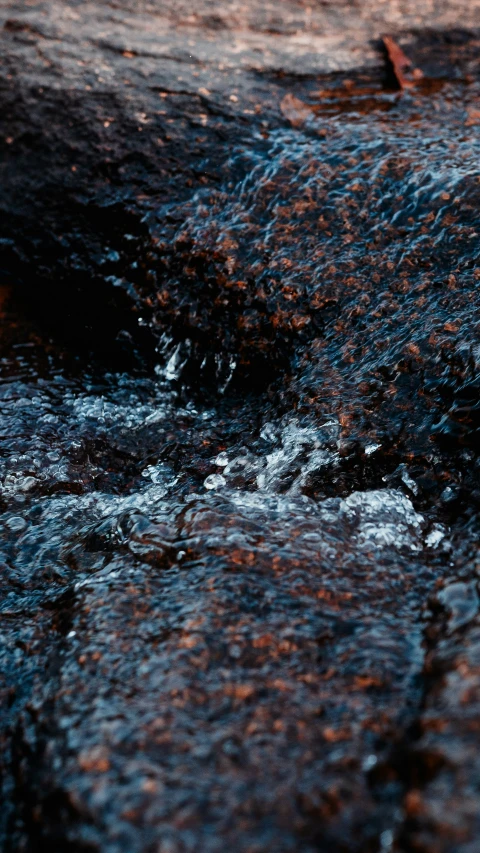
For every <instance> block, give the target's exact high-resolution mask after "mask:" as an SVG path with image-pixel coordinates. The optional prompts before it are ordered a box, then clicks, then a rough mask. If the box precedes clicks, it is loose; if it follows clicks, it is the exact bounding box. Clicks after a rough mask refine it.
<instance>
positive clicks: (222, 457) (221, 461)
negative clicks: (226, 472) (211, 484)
mask: <svg viewBox="0 0 480 853" xmlns="http://www.w3.org/2000/svg"><path fill="white" fill-rule="evenodd" d="M215 465H218V467H219V468H225V467H226V466H227V465H228V455H227V454H226V453H225V451H223V452H222V453H219V454H218V456H217V457H216V459H215Z"/></svg>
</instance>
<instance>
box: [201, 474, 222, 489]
mask: <svg viewBox="0 0 480 853" xmlns="http://www.w3.org/2000/svg"><path fill="white" fill-rule="evenodd" d="M203 485H204V486H205V488H206V489H220V488H221V487H222V486H226V485H227V481H226V479H225V477H222V475H221V474H209V476H208V477H207V478H206V479H205V481H204V483H203Z"/></svg>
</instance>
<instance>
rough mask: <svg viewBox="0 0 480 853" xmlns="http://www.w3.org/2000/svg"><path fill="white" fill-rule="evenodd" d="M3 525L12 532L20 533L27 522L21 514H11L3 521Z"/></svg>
mask: <svg viewBox="0 0 480 853" xmlns="http://www.w3.org/2000/svg"><path fill="white" fill-rule="evenodd" d="M5 526H6V527H8V529H9V530H12V531H13V532H14V533H20V531H22V530H25V528H26V526H27V522H26V521H25V519H24V518H22V516H21V515H13V516H12V517H11V518H9V519H8V520H7V521H6V522H5Z"/></svg>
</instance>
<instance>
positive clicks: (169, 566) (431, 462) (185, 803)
mask: <svg viewBox="0 0 480 853" xmlns="http://www.w3.org/2000/svg"><path fill="white" fill-rule="evenodd" d="M477 95H478V88H477V87H476V86H475V85H473V84H471V85H463V84H462V85H460V84H455V86H453V85H452V86H449V85H445V86H444V87H443V88H440V87H437V88H436V89H435V90H434V91H431V92H430V91H429V92H427V91H423V90H419V91H418V92H416V93H415V94H413V95H412V94H408V93H407V94H404V95H402V96H400V95H398V94H396V95H394V94H382V93H377V94H375V96H372V95H369V96H368V98H367V96H365V98H362V97H360V96H359V97H358V98H357V99H355V98H353V96H352V97H350V98H346V96H345V95H343V96H342V97H338V99H337V101H336V100H335V98H332V100H331V102H330V103H329V108H328V109H323V110H321V109H320V108H319V107H318V106H317V105H316V102H315V98H314V97H312V108H311V114H310V115H309V116H308V118H307V119H306V122H305V123H304V125H303V126H302V127H298V128H293V127H292V128H291V129H285V128H283V129H279V130H276V131H273V132H271V133H270V134H267V133H264V134H263V135H262V136H260V135H259V136H258V137H256V138H254V139H252V140H251V141H250V143H249V144H248V145H247V144H246V143H242V144H239V147H238V150H236V151H234V152H232V155H231V158H230V160H229V161H228V163H227V165H226V166H225V180H224V184H223V186H220V187H219V188H218V189H217V190H216V191H212V190H211V189H210V190H208V191H207V190H205V191H201V192H199V193H196V194H195V195H194V197H193V198H192V199H191V200H189V201H188V202H185V203H184V204H182V205H178V206H177V207H175V208H173V207H172V205H165V204H163V205H158V206H156V205H155V204H153V205H152V208H151V210H150V211H149V213H148V216H147V217H146V220H145V221H146V224H147V227H148V238H145V237H144V236H142V237H141V238H140V237H138V238H137V237H134V236H132V235H131V234H124V235H121V236H120V237H117V240H116V243H115V245H109V246H105V259H106V260H105V264H106V269H107V273H106V280H107V281H109V282H110V284H111V285H112V287H114V288H115V287H117V288H120V289H121V290H122V291H124V292H126V293H130V295H131V297H132V300H133V301H134V302H135V304H136V305H137V307H138V308H139V310H140V311H141V316H140V318H139V320H138V323H139V327H140V328H142V327H144V326H147V327H148V328H149V330H151V331H152V334H153V335H154V338H155V341H156V346H157V358H156V361H157V364H156V366H155V369H154V370H152V371H148V370H144V371H142V370H139V369H136V370H132V371H131V372H125V371H123V370H118V371H116V370H115V369H114V367H113V368H112V366H111V365H109V366H108V370H106V369H105V368H104V367H102V365H101V363H100V362H99V361H98V359H97V360H96V359H95V357H94V356H92V357H89V358H86V357H85V356H84V355H82V356H81V357H78V358H77V357H76V356H75V353H74V352H73V353H72V352H71V349H70V352H68V348H67V347H65V346H64V345H63V344H62V345H59V344H58V343H52V342H51V341H48V340H46V338H45V336H44V334H43V332H39V331H38V328H35V329H34V328H33V327H32V326H31V325H30V324H29V322H27V321H26V320H24V319H22V317H21V312H19V309H18V304H17V306H16V307H15V306H14V307H13V308H12V307H11V304H10V303H8V302H7V308H6V309H5V311H7V312H10V313H6V314H5V318H6V320H5V322H7V321H8V324H9V328H10V332H9V333H8V336H7V337H8V340H7V338H6V339H5V341H2V350H1V355H2V360H1V363H0V398H1V405H0V526H1V531H2V535H1V540H0V566H1V568H2V573H1V574H2V597H1V601H0V613H1V620H2V623H1V624H2V628H1V630H2V636H3V643H2V649H1V652H0V656H1V659H2V664H3V670H4V672H5V674H6V679H7V680H6V684H7V687H6V698H7V704H8V707H9V712H8V713H9V715H10V716H9V718H8V725H7V727H6V728H4V733H3V735H2V737H3V744H4V752H5V755H6V756H7V757H6V759H5V761H4V765H5V768H6V769H5V768H4V791H5V798H6V801H8V802H9V803H10V807H9V809H7V810H6V814H5V819H6V821H7V830H8V835H9V838H10V839H13V841H11V842H10V844H11V847H10V848H8V849H12V850H13V849H18V850H34V849H35V850H36V849H49V850H58V851H62V850H65V849H66V845H70V846H69V848H68V849H75V850H82V851H83V850H97V849H101V850H102V853H120V851H126V850H129V851H135V850H139V851H140V850H142V851H147V850H148V851H150V850H152V851H153V850H155V851H158V853H177V851H178V853H183V851H192V853H193V851H200V850H201V851H202V853H210V851H211V852H212V853H214V851H215V853H216V851H219V853H220V851H223V850H225V847H226V846H227V844H230V845H233V849H235V850H236V851H239V853H240V851H245V853H246V851H249V853H253V852H254V851H258V853H263V851H266V850H275V851H276V852H277V851H278V853H281V851H294V850H295V851H300V850H301V851H308V853H313V851H318V850H333V849H335V850H339V851H344V850H346V851H357V850H358V851H367V850H371V851H375V850H377V851H379V850H381V851H383V853H387V851H389V850H394V849H397V850H398V849H407V848H403V847H402V846H401V845H402V844H403V843H406V842H404V841H402V838H403V835H402V832H403V829H402V827H403V822H404V814H403V812H402V798H403V796H404V793H405V791H406V789H407V788H408V786H409V785H410V784H411V778H410V775H409V774H410V772H411V771H410V769H409V768H408V766H407V765H408V764H409V761H407V760H406V759H405V761H404V760H403V759H402V760H400V759H399V758H398V755H399V754H401V753H402V750H404V752H405V755H406V754H407V753H408V754H410V751H411V750H412V748H413V747H412V739H413V740H414V735H413V734H412V732H413V731H414V729H415V726H418V721H419V719H420V718H421V714H422V708H423V707H424V705H425V702H426V693H427V687H426V683H425V656H426V654H427V652H428V648H429V643H430V642H432V638H431V634H430V633H429V630H430V629H429V626H430V625H431V622H432V619H433V618H434V614H435V613H436V612H438V611H440V612H441V613H442V614H445V613H448V612H451V619H450V622H449V625H450V628H449V630H451V631H453V632H454V631H455V630H457V629H458V628H459V627H462V626H465V625H467V624H469V623H471V622H472V621H474V620H475V619H476V618H477V611H478V597H477V592H476V586H475V580H472V577H473V578H474V577H475V575H474V574H473V575H472V574H471V572H472V571H473V569H471V568H470V567H471V566H472V565H473V563H472V560H474V556H475V551H476V545H475V541H476V529H477V528H476V518H477V512H478V495H476V492H475V488H476V486H475V479H476V475H478V457H477V451H476V449H475V445H476V439H477V437H478V411H477V409H478V405H479V404H478V399H479V397H478V387H479V386H478V365H479V357H480V356H479V353H480V350H479V346H480V344H479V337H478V321H479V317H478V306H479V301H478V287H479V280H480V262H478V248H477V247H478V231H477V226H478V221H477V220H478V202H479V200H480V173H479V169H478V162H479V155H480V142H479V136H478V124H476V121H477V119H478V116H477V119H476V118H475V116H476V115H477V114H476V113H475V111H474V108H473V106H472V105H473V104H474V103H475V98H476V97H477ZM19 318H20V319H19ZM12 329H13V331H11V330H12ZM469 573H470V574H469ZM468 584H470V586H469V587H468V586H467V585H468ZM440 588H442V592H441V594H440V597H439V598H438V599H435V595H436V593H437V592H438V590H439V589H440ZM442 595H443V599H442V598H441V596H442ZM432 602H433V603H432ZM436 608H437V609H436ZM442 618H443V616H442ZM427 763H428V762H427ZM422 766H423V765H422ZM418 772H419V774H420V775H422V773H423V770H422V771H418ZM42 844H43V845H44V846H43V847H42ZM15 845H17V846H15ZM35 845H36V846H35ZM45 845H47V846H45ZM442 849H443V848H442ZM462 849H463V848H462Z"/></svg>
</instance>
